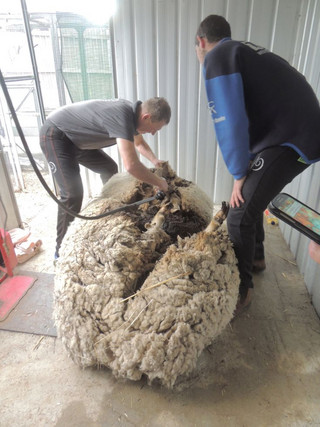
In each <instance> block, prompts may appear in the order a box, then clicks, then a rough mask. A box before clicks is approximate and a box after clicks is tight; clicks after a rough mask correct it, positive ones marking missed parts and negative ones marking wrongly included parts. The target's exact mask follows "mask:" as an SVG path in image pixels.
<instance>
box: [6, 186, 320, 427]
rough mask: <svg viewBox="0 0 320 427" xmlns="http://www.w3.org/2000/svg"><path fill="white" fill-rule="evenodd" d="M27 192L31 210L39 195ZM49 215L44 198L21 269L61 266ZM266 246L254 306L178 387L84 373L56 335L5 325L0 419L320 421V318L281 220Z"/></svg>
mask: <svg viewBox="0 0 320 427" xmlns="http://www.w3.org/2000/svg"><path fill="white" fill-rule="evenodd" d="M21 196H22V197H20V196H19V198H20V201H19V203H22V199H24V200H23V202H24V206H26V205H27V204H28V203H30V207H32V203H34V199H32V198H31V199H30V198H29V199H30V200H29V199H28V195H25V194H22V195H21ZM28 200H29V202H28ZM32 200H33V202H32ZM24 209H26V208H24ZM28 212H29V211H28ZM30 212H31V211H30ZM52 212H55V206H54V204H53V202H51V201H44V203H43V204H42V205H40V207H39V208H38V212H37V214H36V215H35V214H32V215H31V214H30V213H29V214H28V215H29V217H28V215H25V216H26V217H27V221H28V223H29V225H31V227H32V230H33V231H34V232H35V233H39V234H41V237H42V240H43V249H42V251H41V253H40V254H38V255H36V256H35V257H34V258H31V259H30V260H29V261H27V262H26V263H24V264H21V265H20V266H18V267H17V268H16V269H15V274H18V273H19V270H21V269H22V270H27V271H34V272H46V273H50V272H54V268H53V265H52V254H53V247H54V238H55V236H54V235H55V231H54V223H55V215H53V214H52ZM24 213H25V214H26V211H25V212H24ZM43 224H45V228H43ZM41 229H42V231H41ZM266 249H267V254H266V260H267V270H266V271H265V272H263V273H262V274H260V275H255V277H254V282H255V295H254V300H253V303H252V305H251V306H250V308H249V309H248V310H247V311H246V312H245V313H243V314H242V315H241V316H240V317H238V318H237V319H235V320H233V321H232V322H231V324H230V325H229V326H228V327H227V329H226V330H225V331H224V332H223V333H222V335H221V336H220V337H219V338H218V339H217V340H216V341H215V342H214V343H213V344H212V345H211V346H210V347H209V348H208V349H207V350H205V351H204V353H203V354H202V356H201V357H200V359H199V363H198V367H197V370H196V371H195V373H194V375H193V377H192V378H190V380H189V381H188V382H187V383H184V384H182V385H181V387H182V388H181V389H180V390H174V391H172V390H171V391H168V390H166V389H163V388H159V387H157V386H149V385H148V384H146V382H144V381H139V382H130V381H125V380H117V379H115V378H114V377H113V376H112V374H111V373H110V372H109V371H108V370H107V369H103V368H102V369H86V370H81V369H79V368H78V367H77V366H76V365H75V364H74V363H73V362H72V361H71V360H70V359H69V358H68V356H67V354H66V352H65V350H64V348H63V347H62V344H61V342H60V341H59V339H57V338H53V337H48V336H44V337H40V336H38V335H31V334H22V333H16V332H7V331H3V330H0V339H1V346H0V360H1V362H0V363H1V369H0V378H1V381H0V414H1V415H0V426H3V427H11V426H12V427H16V426H19V427H23V426H33V427H34V426H37V427H38V426H41V427H42V426H46V427H47V426H58V427H69V426H74V427H82V426H83V427H103V426H108V427H109V426H152V427H153V426H154V427H156V426H161V427H162V426H165V427H176V426H186V427H188V426H212V427H215V426H217V427H221V426H227V427H229V426H230V427H231V426H237V427H238V426H244V427H247V426H248V427H251V426H259V427H260V426H290V427H291V426H319V425H320V403H319V402H320V375H319V374H320V320H319V318H318V317H317V315H316V313H315V311H314V309H313V307H312V305H311V304H310V299H309V295H308V293H307V290H306V287H305V284H304V281H303V277H302V276H301V275H300V274H299V271H298V269H297V266H296V265H295V263H294V259H293V256H292V254H291V252H290V251H289V249H288V247H287V245H286V243H285V241H284V240H283V238H282V236H281V233H280V230H279V228H278V227H276V226H270V225H269V226H266Z"/></svg>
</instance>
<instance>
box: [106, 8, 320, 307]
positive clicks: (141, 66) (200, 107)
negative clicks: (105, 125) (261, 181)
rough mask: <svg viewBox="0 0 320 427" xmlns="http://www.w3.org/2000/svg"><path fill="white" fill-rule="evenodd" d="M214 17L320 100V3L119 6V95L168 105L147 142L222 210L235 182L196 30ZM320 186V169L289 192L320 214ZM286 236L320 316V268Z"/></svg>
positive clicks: (297, 239) (301, 244) (303, 246)
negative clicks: (164, 121)
mask: <svg viewBox="0 0 320 427" xmlns="http://www.w3.org/2000/svg"><path fill="white" fill-rule="evenodd" d="M210 13H214V14H220V15H223V16H225V17H226V18H227V20H228V21H229V22H230V24H231V28H232V36H233V38H234V39H238V40H245V39H247V40H251V41H253V42H255V43H257V44H260V45H263V46H265V47H266V48H268V49H270V50H272V51H273V52H275V53H277V54H279V55H281V56H282V57H284V58H285V59H287V60H288V61H289V62H290V63H292V64H293V65H294V66H295V67H296V68H298V69H299V70H300V71H301V72H303V73H304V74H305V76H306V77H307V79H308V81H309V82H310V83H311V85H312V86H313V88H314V89H315V90H316V92H317V94H318V95H319V93H320V55H319V52H320V24H319V23H320V1H319V0H118V9H117V13H116V15H115V17H114V31H115V51H116V68H117V81H118V96H119V97H123V98H127V99H131V100H136V99H141V100H144V99H147V98H149V97H152V96H164V97H166V98H167V99H168V101H169V103H170V105H171V108H172V119H171V122H170V124H169V125H168V126H167V127H165V128H164V129H163V130H161V132H160V133H159V134H158V135H156V137H149V136H147V137H146V139H147V141H148V142H149V143H150V146H151V147H152V148H153V149H154V151H155V152H156V153H157V155H158V156H159V157H160V158H161V159H163V160H168V161H169V163H170V164H171V166H172V167H173V168H174V169H175V170H176V171H177V173H178V174H179V175H180V176H181V177H183V178H186V179H190V180H192V181H194V182H196V183H197V184H198V185H199V186H200V187H201V188H202V189H203V190H204V191H205V192H206V193H207V194H208V195H209V196H210V197H212V199H213V200H214V202H215V203H220V202H221V201H222V200H228V199H229V196H230V193H231V188H232V178H231V177H230V175H229V173H228V172H227V169H226V167H225V165H224V163H223V160H222V157H221V155H220V152H219V150H218V148H217V144H216V141H215V136H214V130H213V124H212V122H211V117H210V115H209V112H208V110H207V108H206V96H205V92H204V85H203V81H202V76H201V70H200V66H199V64H198V61H197V58H196V55H195V50H194V39H195V33H196V30H197V27H198V25H199V23H200V21H201V20H202V19H203V18H204V17H205V16H207V15H209V14H210ZM146 165H147V166H151V165H150V164H147V163H146ZM319 183H320V164H317V165H315V166H312V167H311V168H309V170H307V171H306V172H305V173H304V174H303V175H302V176H301V177H299V178H297V179H296V180H295V181H294V182H293V183H292V184H291V185H290V186H288V188H286V190H287V191H288V192H289V193H291V194H292V195H294V196H296V197H298V198H300V199H301V200H302V201H304V202H305V203H307V204H310V205H311V206H312V207H313V208H315V209H317V210H320V185H319ZM281 229H282V230H283V232H284V236H285V238H286V240H287V241H288V243H289V245H290V248H291V249H292V251H293V253H294V255H295V256H296V258H297V261H298V264H299V267H300V269H301V271H302V273H303V274H304V275H305V280H306V283H307V286H308V289H309V291H310V293H311V294H312V296H313V301H314V304H315V306H316V308H317V310H318V312H319V313H320V284H319V279H318V277H320V275H319V272H320V268H319V266H317V265H316V264H315V263H314V262H312V261H311V260H310V259H309V257H308V254H307V244H308V239H306V238H304V237H303V236H301V235H300V234H299V233H297V232H295V231H294V230H292V229H291V228H290V227H285V226H283V225H281ZM317 273H318V274H317Z"/></svg>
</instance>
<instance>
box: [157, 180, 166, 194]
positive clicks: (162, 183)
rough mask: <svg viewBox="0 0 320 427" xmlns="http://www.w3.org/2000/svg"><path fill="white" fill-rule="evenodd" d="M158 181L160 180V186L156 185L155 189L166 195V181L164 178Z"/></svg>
mask: <svg viewBox="0 0 320 427" xmlns="http://www.w3.org/2000/svg"><path fill="white" fill-rule="evenodd" d="M160 179H161V182H160V185H157V187H156V188H157V189H158V190H160V191H163V192H165V193H166V192H167V191H168V189H169V186H168V183H167V181H166V180H165V179H164V178H160Z"/></svg>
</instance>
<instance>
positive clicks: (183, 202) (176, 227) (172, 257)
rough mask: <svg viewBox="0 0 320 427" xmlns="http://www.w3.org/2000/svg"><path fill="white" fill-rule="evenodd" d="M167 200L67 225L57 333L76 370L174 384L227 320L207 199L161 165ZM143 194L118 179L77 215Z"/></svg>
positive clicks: (232, 286)
mask: <svg viewBox="0 0 320 427" xmlns="http://www.w3.org/2000/svg"><path fill="white" fill-rule="evenodd" d="M157 173H161V174H162V175H163V176H165V177H166V179H167V180H168V182H169V183H170V191H169V195H168V196H167V197H166V198H165V200H163V201H162V202H159V201H154V202H152V203H150V204H146V205H141V206H140V207H139V209H135V210H130V211H125V212H121V213H117V214H115V215H112V216H109V217H105V218H103V219H101V220H97V221H87V222H83V221H82V220H78V219H76V220H75V221H74V222H73V223H72V225H71V226H70V228H69V230H68V233H67V235H66V237H65V240H64V243H63V246H62V251H61V260H60V261H59V263H58V265H57V274H56V283H55V309H54V315H55V321H56V326H57V330H58V335H59V336H60V337H61V338H62V341H63V343H64V345H65V347H66V349H67V351H68V353H69V355H70V356H71V357H72V359H73V360H74V361H75V363H77V364H78V365H79V366H81V367H87V366H95V365H96V366H101V365H104V366H107V367H109V368H110V369H111V370H112V372H113V374H114V375H115V376H117V377H123V378H129V379H132V380H139V379H140V378H141V377H142V376H146V377H147V378H148V380H149V382H153V381H154V380H157V381H158V382H160V383H161V384H163V385H164V386H166V387H169V388H172V387H174V386H175V385H176V384H177V382H178V381H179V378H182V377H188V375H190V374H191V373H192V372H193V370H194V369H195V367H196V363H197V360H198V358H199V356H200V354H201V352H202V351H203V350H204V349H205V348H206V347H207V346H208V345H209V344H211V343H212V342H213V340H214V339H215V337H217V335H218V334H219V333H221V331H222V330H223V329H224V328H225V326H226V325H227V324H228V323H229V321H230V320H231V319H232V316H233V312H234V309H235V306H236V301H237V296H238V286H239V273H238V269H237V265H236V258H235V255H234V251H233V249H232V245H231V243H230V241H229V239H228V236H227V233H226V231H225V229H224V227H223V226H222V227H221V226H220V224H221V223H222V221H223V219H224V218H225V216H226V213H227V208H226V206H223V209H222V211H220V212H219V213H218V214H217V215H216V216H215V217H214V218H213V219H212V221H211V222H210V218H211V217H212V210H213V207H212V203H211V201H210V200H209V198H208V197H207V196H206V195H205V194H204V193H203V192H202V191H201V190H200V189H199V188H198V187H197V186H196V185H195V184H193V183H190V182H188V181H186V180H182V179H181V178H179V177H177V176H176V175H175V173H174V172H173V171H172V170H171V169H170V168H169V166H168V165H167V164H165V165H164V167H163V168H162V170H159V171H157ZM152 191H153V190H152V188H151V187H150V186H146V185H145V184H142V183H141V182H139V181H137V180H135V179H133V178H132V177H131V176H130V175H128V174H118V175H116V176H115V177H113V178H112V179H111V180H110V181H109V182H108V183H107V184H106V186H105V187H104V189H103V192H102V196H101V198H99V199H98V200H95V201H94V202H93V203H91V204H90V205H89V206H88V207H87V208H86V209H85V211H84V213H85V214H86V215H89V214H91V215H96V214H98V213H102V212H104V211H106V210H110V209H113V208H115V207H118V206H119V205H121V203H125V204H128V203H132V202H133V201H136V200H139V199H142V198H146V197H149V196H150V195H151V194H152Z"/></svg>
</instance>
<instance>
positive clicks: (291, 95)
mask: <svg viewBox="0 0 320 427" xmlns="http://www.w3.org/2000/svg"><path fill="white" fill-rule="evenodd" d="M203 72H204V78H205V85H206V91H207V97H208V108H209V110H210V112H211V115H212V119H213V121H214V127H215V131H216V136H217V140H218V143H219V146H220V149H221V152H222V155H223V158H224V161H225V163H226V165H227V167H228V170H229V172H230V173H231V174H232V175H233V177H234V178H235V179H240V178H242V177H244V176H247V178H246V180H245V183H244V186H243V189H242V194H243V197H244V199H245V203H244V204H243V206H241V207H240V208H234V209H230V213H229V216H228V230H229V235H230V238H231V240H232V241H233V243H234V247H235V251H236V254H237V257H238V261H239V270H240V276H241V287H240V289H242V291H243V292H245V291H246V289H247V288H248V287H252V286H253V285H252V277H251V266H252V261H253V259H254V258H255V259H262V258H264V251H263V243H262V242H263V239H264V231H263V225H262V224H263V223H262V220H263V211H264V210H265V209H266V207H267V205H268V203H269V201H270V200H272V199H273V197H274V196H276V195H277V194H278V193H279V192H280V191H281V190H282V188H283V187H284V186H285V185H286V184H288V183H289V182H290V181H291V180H292V179H293V178H294V177H295V176H296V175H298V174H299V173H301V172H302V171H303V170H304V169H305V168H306V167H307V166H308V165H309V164H311V163H314V162H317V161H318V160H320V106H319V101H318V99H317V97H316V95H315V93H314V92H313V90H312V88H311V86H310V85H309V83H308V82H307V81H306V79H305V77H304V76H303V75H302V74H300V73H299V72H298V71H297V70H296V69H294V68H293V67H292V66H291V65H290V64H289V63H288V62H287V61H285V60H284V59H282V58H280V57H279V56H277V55H275V54H273V53H271V52H269V51H267V50H266V49H264V48H261V47H259V46H256V45H254V44H252V43H245V42H239V41H234V40H231V39H230V38H226V39H223V40H221V41H220V42H219V44H218V45H217V46H216V47H215V48H214V49H212V50H211V51H210V52H208V53H207V55H206V57H205V62H204V69H203ZM253 158H255V160H254V161H253V162H252V164H251V167H249V163H250V160H251V159H253Z"/></svg>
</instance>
